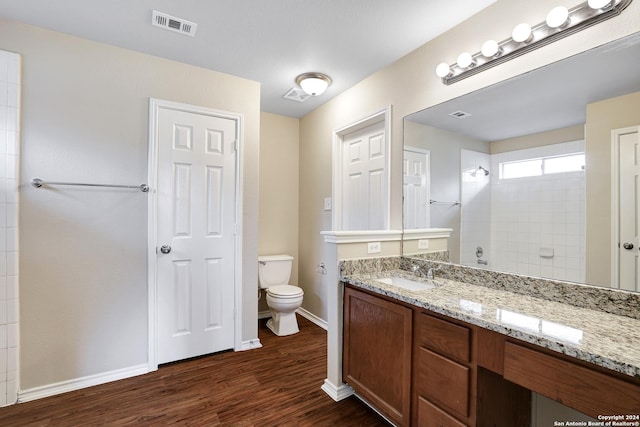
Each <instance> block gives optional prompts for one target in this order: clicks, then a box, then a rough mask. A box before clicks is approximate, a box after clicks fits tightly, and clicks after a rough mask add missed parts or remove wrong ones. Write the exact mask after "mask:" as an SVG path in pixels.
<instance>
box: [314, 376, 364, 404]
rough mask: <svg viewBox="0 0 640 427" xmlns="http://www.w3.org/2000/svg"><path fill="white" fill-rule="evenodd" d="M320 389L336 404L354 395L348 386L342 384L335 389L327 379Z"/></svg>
mask: <svg viewBox="0 0 640 427" xmlns="http://www.w3.org/2000/svg"><path fill="white" fill-rule="evenodd" d="M320 388H321V389H322V391H324V392H325V393H327V394H328V395H329V397H331V398H332V399H333V400H335V401H336V402H340V401H341V400H342V399H346V398H347V397H349V396H351V395H353V394H354V393H355V392H354V391H353V389H352V388H351V387H349V386H348V385H346V384H342V385H341V386H340V387H336V385H335V384H333V383H332V382H331V381H329V380H328V379H325V380H324V384H322V387H320Z"/></svg>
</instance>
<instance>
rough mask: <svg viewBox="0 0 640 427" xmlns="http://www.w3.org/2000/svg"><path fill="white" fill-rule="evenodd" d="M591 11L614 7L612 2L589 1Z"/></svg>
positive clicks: (606, 0)
mask: <svg viewBox="0 0 640 427" xmlns="http://www.w3.org/2000/svg"><path fill="white" fill-rule="evenodd" d="M587 3H588V4H589V7H590V8H591V9H606V8H608V7H609V6H611V5H612V3H613V2H612V1H611V0H589V1H588V2H587Z"/></svg>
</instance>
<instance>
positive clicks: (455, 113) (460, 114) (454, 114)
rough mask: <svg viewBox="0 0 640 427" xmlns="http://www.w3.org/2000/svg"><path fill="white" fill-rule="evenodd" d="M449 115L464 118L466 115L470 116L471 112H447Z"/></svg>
mask: <svg viewBox="0 0 640 427" xmlns="http://www.w3.org/2000/svg"><path fill="white" fill-rule="evenodd" d="M449 115H450V116H451V117H455V118H457V119H466V118H467V117H471V113H465V112H464V111H460V110H458V111H454V112H453V113H449Z"/></svg>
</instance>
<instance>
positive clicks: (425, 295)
mask: <svg viewBox="0 0 640 427" xmlns="http://www.w3.org/2000/svg"><path fill="white" fill-rule="evenodd" d="M385 277H404V278H409V279H412V280H417V281H428V280H426V279H422V278H419V277H417V276H415V275H413V274H411V273H409V272H407V271H405V270H390V271H383V272H378V273H371V274H353V275H348V276H343V277H341V280H342V281H343V282H345V283H349V284H351V285H354V286H356V287H358V288H361V289H366V290H369V291H372V292H374V293H377V294H382V295H386V296H389V297H391V298H394V299H396V300H399V301H403V302H405V303H408V304H411V305H414V306H418V307H422V308H425V309H428V310H430V311H433V312H436V313H440V314H443V315H446V316H449V317H452V318H454V319H458V320H461V321H464V322H467V323H470V324H473V325H476V326H480V327H482V328H486V329H489V330H492V331H496V332H499V333H501V334H504V335H507V336H510V337H513V338H517V339H519V340H522V341H526V342H529V343H532V344H535V345H538V346H541V347H544V348H548V349H550V350H554V351H557V352H559V353H563V354H566V355H568V356H571V357H575V358H576V359H580V360H583V361H586V362H590V363H593V364H595V365H598V366H602V367H604V368H607V369H611V370H613V371H617V372H620V373H623V374H626V375H629V376H631V377H635V378H640V319H634V318H631V317H626V316H621V315H616V314H611V313H606V312H603V311H598V310H593V309H589V308H581V307H576V306H573V305H570V304H564V303H561V302H556V301H549V300H545V299H542V298H537V297H533V296H529V295H522V294H519V293H514V292H510V291H505V290H497V289H491V288H489V287H485V286H479V285H471V284H468V283H462V282H458V281H453V280H447V279H441V278H436V285H437V286H436V287H434V288H432V289H427V290H418V291H411V290H407V289H403V288H401V287H398V286H393V285H390V284H386V283H383V282H380V281H379V279H381V278H385Z"/></svg>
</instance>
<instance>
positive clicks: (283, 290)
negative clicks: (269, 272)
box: [267, 285, 304, 298]
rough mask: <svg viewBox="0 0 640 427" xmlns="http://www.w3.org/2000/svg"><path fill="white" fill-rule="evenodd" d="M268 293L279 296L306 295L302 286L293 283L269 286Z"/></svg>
mask: <svg viewBox="0 0 640 427" xmlns="http://www.w3.org/2000/svg"><path fill="white" fill-rule="evenodd" d="M267 293H269V294H271V295H274V296H279V297H285V298H286V297H298V296H300V295H304V292H303V291H302V288H299V287H297V286H291V285H277V286H269V288H268V289H267Z"/></svg>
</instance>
